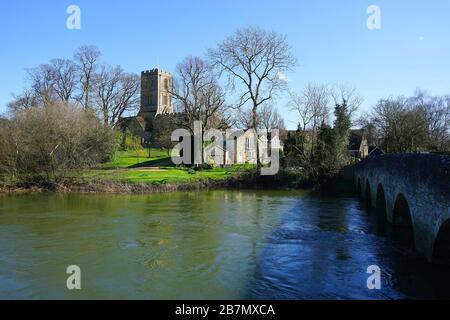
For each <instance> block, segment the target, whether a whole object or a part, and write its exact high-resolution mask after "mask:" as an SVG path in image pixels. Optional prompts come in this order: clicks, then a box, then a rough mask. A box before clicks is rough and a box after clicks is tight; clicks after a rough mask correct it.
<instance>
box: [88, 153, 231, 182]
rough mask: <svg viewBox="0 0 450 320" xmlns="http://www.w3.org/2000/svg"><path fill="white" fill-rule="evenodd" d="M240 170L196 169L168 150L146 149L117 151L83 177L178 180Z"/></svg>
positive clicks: (226, 174)
mask: <svg viewBox="0 0 450 320" xmlns="http://www.w3.org/2000/svg"><path fill="white" fill-rule="evenodd" d="M236 172H237V170H236V168H227V169H222V168H213V169H209V170H200V171H193V170H189V169H186V168H176V167H175V166H174V165H173V163H172V161H171V159H170V156H168V155H167V150H161V149H151V150H150V157H149V152H148V150H147V149H138V150H130V151H117V152H116V154H115V156H114V159H113V160H112V161H110V162H108V163H105V164H103V165H102V166H101V167H100V168H98V169H95V170H89V171H86V172H83V173H82V174H81V176H82V177H83V178H84V179H88V180H90V179H92V180H109V181H117V182H124V183H131V184H133V183H151V184H177V183H189V182H196V181H199V180H206V179H212V180H221V179H226V178H228V177H230V175H232V174H235V173H236Z"/></svg>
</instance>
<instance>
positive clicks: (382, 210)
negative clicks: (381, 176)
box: [375, 183, 387, 221]
mask: <svg viewBox="0 0 450 320" xmlns="http://www.w3.org/2000/svg"><path fill="white" fill-rule="evenodd" d="M375 209H376V212H377V216H378V217H379V218H380V219H381V220H383V221H386V220H387V210H386V195H385V193H384V188H383V186H382V185H381V183H380V184H378V187H377V195H376V198H375Z"/></svg>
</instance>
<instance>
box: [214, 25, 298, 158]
mask: <svg viewBox="0 0 450 320" xmlns="http://www.w3.org/2000/svg"><path fill="white" fill-rule="evenodd" d="M209 57H210V60H211V62H212V64H213V66H214V67H216V68H217V69H218V70H219V71H220V73H221V74H222V73H224V74H226V75H227V77H228V83H229V86H230V88H231V89H232V91H235V92H237V93H238V103H237V108H241V107H243V106H245V105H246V104H250V105H251V110H252V120H253V123H252V128H253V129H254V130H255V131H256V130H257V125H258V124H257V122H258V117H257V110H258V107H259V106H261V105H262V104H263V103H264V102H266V101H270V100H271V99H272V98H273V97H274V95H275V94H276V93H277V92H279V90H281V89H283V87H284V85H285V73H286V72H288V71H290V70H291V69H292V68H293V66H294V65H295V63H296V59H295V58H294V57H293V56H292V54H291V52H290V47H289V44H288V42H287V40H286V37H285V36H282V35H279V34H277V33H275V32H267V31H265V30H262V29H260V28H256V27H246V28H243V29H238V30H237V31H236V32H235V33H234V34H233V35H231V36H229V37H228V38H226V39H225V40H224V41H223V42H222V43H220V44H219V45H218V46H217V48H215V49H211V50H209ZM256 154H257V165H258V167H260V166H261V159H260V155H259V146H258V144H256Z"/></svg>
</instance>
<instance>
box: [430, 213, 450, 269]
mask: <svg viewBox="0 0 450 320" xmlns="http://www.w3.org/2000/svg"><path fill="white" fill-rule="evenodd" d="M432 261H433V262H435V263H445V264H450V219H449V220H447V221H446V222H444V223H443V224H442V226H441V228H440V229H439V233H438V235H437V237H436V240H435V242H434V247H433V256H432Z"/></svg>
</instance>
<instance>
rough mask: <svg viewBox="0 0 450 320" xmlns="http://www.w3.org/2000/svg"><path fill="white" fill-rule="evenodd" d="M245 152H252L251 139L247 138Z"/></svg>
mask: <svg viewBox="0 0 450 320" xmlns="http://www.w3.org/2000/svg"><path fill="white" fill-rule="evenodd" d="M245 150H250V138H245Z"/></svg>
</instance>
